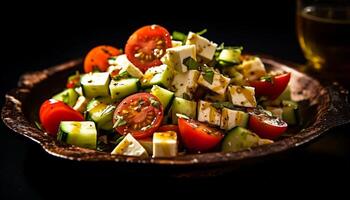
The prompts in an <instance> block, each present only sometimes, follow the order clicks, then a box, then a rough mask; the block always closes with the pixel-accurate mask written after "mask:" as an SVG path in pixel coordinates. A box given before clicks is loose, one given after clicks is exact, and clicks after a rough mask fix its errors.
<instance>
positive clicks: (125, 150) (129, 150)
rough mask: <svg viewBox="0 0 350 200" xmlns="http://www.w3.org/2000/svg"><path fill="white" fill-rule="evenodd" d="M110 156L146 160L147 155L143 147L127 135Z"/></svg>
mask: <svg viewBox="0 0 350 200" xmlns="http://www.w3.org/2000/svg"><path fill="white" fill-rule="evenodd" d="M111 154H115V155H124V156H137V157H141V158H147V157H148V153H147V151H146V150H145V148H143V146H142V145H141V144H140V143H139V142H138V141H137V140H136V139H135V138H134V137H133V136H132V135H131V134H127V135H126V136H125V138H124V139H123V140H122V141H121V142H120V143H119V144H118V145H117V146H116V147H115V148H114V150H113V151H112V152H111Z"/></svg>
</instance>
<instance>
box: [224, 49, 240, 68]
mask: <svg viewBox="0 0 350 200" xmlns="http://www.w3.org/2000/svg"><path fill="white" fill-rule="evenodd" d="M241 52H242V48H228V49H223V50H222V51H221V52H220V54H219V57H218V60H219V61H223V62H225V63H231V64H238V63H240V62H241V59H240V57H241Z"/></svg>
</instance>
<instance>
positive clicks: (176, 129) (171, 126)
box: [157, 124, 179, 133]
mask: <svg viewBox="0 0 350 200" xmlns="http://www.w3.org/2000/svg"><path fill="white" fill-rule="evenodd" d="M157 131H158V132H165V131H174V132H176V133H179V126H177V125H175V124H166V125H162V126H160V127H159V128H158V130H157Z"/></svg>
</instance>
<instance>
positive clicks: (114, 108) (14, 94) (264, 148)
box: [2, 25, 350, 165]
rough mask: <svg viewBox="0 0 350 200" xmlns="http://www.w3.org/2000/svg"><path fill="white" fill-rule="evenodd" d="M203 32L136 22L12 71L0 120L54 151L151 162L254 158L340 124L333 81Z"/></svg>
mask: <svg viewBox="0 0 350 200" xmlns="http://www.w3.org/2000/svg"><path fill="white" fill-rule="evenodd" d="M205 32H206V30H203V31H200V32H192V31H190V32H188V33H182V32H178V31H174V32H172V33H170V32H169V31H168V30H167V29H166V28H164V27H162V26H160V25H148V26H144V27H141V28H139V29H138V30H136V31H135V32H134V33H132V34H131V35H130V37H129V39H128V40H127V41H126V43H125V47H123V48H122V49H120V48H117V47H113V46H109V45H100V46H97V47H95V48H92V49H91V51H90V52H88V53H87V54H86V56H85V57H84V58H83V59H77V60H73V61H69V62H66V63H64V64H62V65H59V66H54V67H51V68H48V69H45V70H43V71H38V72H30V73H27V74H24V75H23V76H22V77H21V78H20V80H19V87H18V88H16V89H14V90H12V91H10V92H9V93H7V95H6V103H5V106H4V107H3V110H2V119H3V121H4V122H5V124H6V125H7V126H8V127H10V128H11V129H13V130H14V131H15V132H17V133H20V134H22V135H24V136H27V137H29V138H31V139H32V140H34V141H36V142H38V143H40V144H41V145H42V147H43V148H44V149H45V150H46V151H47V152H49V153H50V154H53V155H55V156H59V157H63V158H67V159H71V160H90V161H115V162H122V163H126V162H127V163H139V164H155V165H157V164H161V165H196V164H197V165H206V164H209V163H223V162H226V163H233V162H237V161H238V160H243V159H248V158H255V157H262V156H265V155H270V154H274V153H277V152H281V151H285V150H287V149H289V148H293V147H296V146H299V145H301V144H304V143H306V142H308V141H310V140H312V139H314V138H316V137H318V136H319V135H321V134H322V133H324V132H326V131H327V130H328V129H330V128H332V127H334V126H337V125H341V124H344V123H347V122H348V120H349V114H348V113H349V112H345V111H346V110H347V111H349V110H350V109H349V105H348V104H347V103H346V101H347V99H346V91H345V90H343V89H342V88H341V86H339V85H337V84H328V85H322V84H320V83H319V81H317V80H316V79H314V78H312V77H310V76H308V75H305V74H303V73H301V72H299V71H297V70H295V69H293V67H296V65H294V64H292V63H289V62H283V61H278V60H276V59H273V58H271V57H268V56H262V55H253V54H245V53H244V51H243V47H241V46H229V45H226V44H223V43H221V44H220V43H217V42H216V41H212V40H210V38H206V36H205Z"/></svg>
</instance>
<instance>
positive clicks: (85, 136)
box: [57, 121, 97, 149]
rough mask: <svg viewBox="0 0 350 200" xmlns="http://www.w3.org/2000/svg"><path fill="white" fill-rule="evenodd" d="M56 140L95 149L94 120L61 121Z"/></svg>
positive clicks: (95, 133) (95, 132)
mask: <svg viewBox="0 0 350 200" xmlns="http://www.w3.org/2000/svg"><path fill="white" fill-rule="evenodd" d="M57 140H59V141H62V142H66V143H68V144H72V145H76V146H79V147H84V148H89V149H96V143H97V131H96V127H95V123H94V122H89V121H82V122H77V121H62V122H61V123H60V127H59V131H58V135H57Z"/></svg>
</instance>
